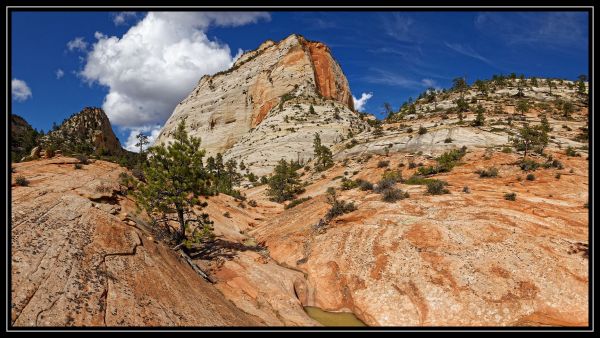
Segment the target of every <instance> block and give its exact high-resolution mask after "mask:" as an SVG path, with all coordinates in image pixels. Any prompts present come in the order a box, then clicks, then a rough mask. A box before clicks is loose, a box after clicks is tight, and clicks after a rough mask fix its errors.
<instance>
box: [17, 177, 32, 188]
mask: <svg viewBox="0 0 600 338" xmlns="http://www.w3.org/2000/svg"><path fill="white" fill-rule="evenodd" d="M15 183H17V185H20V186H22V187H26V186H28V185H29V180H27V179H26V178H25V176H17V178H16V179H15Z"/></svg>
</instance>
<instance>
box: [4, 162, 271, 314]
mask: <svg viewBox="0 0 600 338" xmlns="http://www.w3.org/2000/svg"><path fill="white" fill-rule="evenodd" d="M76 162H77V160H76V159H71V158H67V157H57V158H53V159H49V160H39V161H31V162H25V163H19V164H15V165H14V167H15V169H16V174H15V175H14V176H16V175H23V176H25V177H27V179H28V180H29V181H30V184H29V186H26V187H22V186H13V188H12V215H11V217H12V229H11V234H12V236H11V250H12V252H11V254H12V255H11V258H12V285H11V297H12V299H11V323H12V324H13V325H14V326H105V325H106V326H178V325H186V326H223V325H234V326H242V325H260V322H259V321H257V319H255V318H254V317H251V316H249V315H247V314H246V313H244V312H242V311H241V310H239V309H237V308H236V307H235V306H233V305H232V304H231V303H230V302H229V301H227V300H225V299H224V298H223V296H222V294H221V293H220V292H219V291H218V290H216V289H215V288H214V286H212V285H210V284H209V283H208V282H206V281H204V280H203V279H202V278H201V277H200V276H198V275H197V274H196V273H195V272H194V271H193V270H192V268H191V267H190V266H189V265H187V263H185V262H184V261H182V260H181V259H180V258H179V257H178V255H177V254H176V253H174V252H172V251H171V250H170V249H168V248H166V247H164V246H163V245H159V244H157V243H155V242H154V241H152V240H150V239H149V238H148V237H147V236H146V235H145V234H143V233H142V232H141V231H140V230H139V229H138V228H137V227H134V226H131V225H128V224H127V223H125V221H124V220H123V218H122V217H119V215H114V214H115V213H116V212H114V210H117V211H118V210H121V209H120V208H115V207H116V206H119V204H123V205H124V206H125V207H124V209H123V210H121V211H122V212H123V213H125V212H126V211H128V209H127V208H126V207H129V208H130V209H129V212H132V210H131V208H132V207H131V201H127V200H125V199H124V198H123V197H122V196H117V195H115V194H114V192H115V190H114V189H116V186H114V182H116V181H117V178H118V175H119V173H121V172H122V171H123V170H124V169H123V168H121V167H119V166H118V165H116V164H113V163H108V162H104V161H96V162H95V163H92V164H89V165H85V166H84V167H83V169H81V170H74V169H73V163H76ZM13 179H14V178H13ZM98 186H102V189H98V188H96V187H98ZM113 187H114V189H113Z"/></svg>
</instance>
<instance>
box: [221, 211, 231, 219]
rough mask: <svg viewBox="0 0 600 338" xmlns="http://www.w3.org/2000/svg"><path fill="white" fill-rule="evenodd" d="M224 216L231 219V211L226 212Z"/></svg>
mask: <svg viewBox="0 0 600 338" xmlns="http://www.w3.org/2000/svg"><path fill="white" fill-rule="evenodd" d="M223 216H225V217H227V218H231V214H230V213H229V211H225V213H224V214H223Z"/></svg>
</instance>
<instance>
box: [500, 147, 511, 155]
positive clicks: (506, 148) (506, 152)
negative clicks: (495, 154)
mask: <svg viewBox="0 0 600 338" xmlns="http://www.w3.org/2000/svg"><path fill="white" fill-rule="evenodd" d="M502 152H503V153H505V154H510V153H512V148H510V147H503V148H502Z"/></svg>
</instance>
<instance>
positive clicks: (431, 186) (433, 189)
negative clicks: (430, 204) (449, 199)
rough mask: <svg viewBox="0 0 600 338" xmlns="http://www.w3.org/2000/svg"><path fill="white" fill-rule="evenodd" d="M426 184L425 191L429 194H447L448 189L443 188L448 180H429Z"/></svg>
mask: <svg viewBox="0 0 600 338" xmlns="http://www.w3.org/2000/svg"><path fill="white" fill-rule="evenodd" d="M426 184H427V193H428V194H430V195H441V194H449V193H450V191H449V190H448V189H446V188H445V186H447V185H448V182H445V181H442V180H431V181H429V182H427V183H426Z"/></svg>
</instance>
